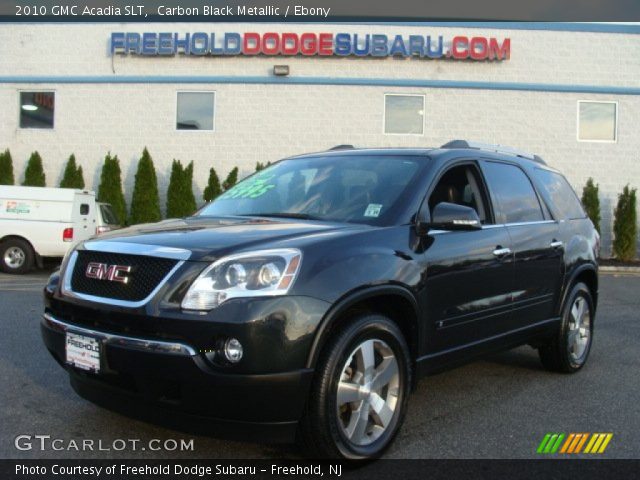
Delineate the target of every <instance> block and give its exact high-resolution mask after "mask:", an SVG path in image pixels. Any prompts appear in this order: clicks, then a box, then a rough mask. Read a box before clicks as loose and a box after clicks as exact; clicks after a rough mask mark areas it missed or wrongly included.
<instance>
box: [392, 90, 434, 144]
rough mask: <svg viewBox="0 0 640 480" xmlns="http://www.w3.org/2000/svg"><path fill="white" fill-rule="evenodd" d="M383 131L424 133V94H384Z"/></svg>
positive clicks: (412, 133)
mask: <svg viewBox="0 0 640 480" xmlns="http://www.w3.org/2000/svg"><path fill="white" fill-rule="evenodd" d="M384 133H385V134H390V135H422V134H423V133H424V95H399V94H393V93H388V94H385V96H384Z"/></svg>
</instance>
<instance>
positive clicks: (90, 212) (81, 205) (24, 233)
mask: <svg viewBox="0 0 640 480" xmlns="http://www.w3.org/2000/svg"><path fill="white" fill-rule="evenodd" d="M117 223H118V221H117V220H116V217H115V215H114V214H113V211H112V210H111V205H109V204H107V203H99V202H96V196H95V193H94V192H90V191H86V190H75V189H72V188H44V187H14V186H5V185H0V269H2V271H4V272H7V273H25V272H28V271H29V270H31V268H32V267H33V265H34V264H38V265H41V264H42V257H63V256H64V254H65V253H67V250H68V249H69V247H70V246H71V245H73V243H75V242H78V241H80V240H85V239H87V238H89V237H92V236H94V235H98V234H100V233H102V232H105V231H108V230H112V229H113V228H117V227H118V225H117Z"/></svg>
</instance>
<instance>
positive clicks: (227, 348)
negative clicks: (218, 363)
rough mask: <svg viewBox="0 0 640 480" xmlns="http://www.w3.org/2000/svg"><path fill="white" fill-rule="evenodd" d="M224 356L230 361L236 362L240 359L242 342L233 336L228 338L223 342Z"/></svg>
mask: <svg viewBox="0 0 640 480" xmlns="http://www.w3.org/2000/svg"><path fill="white" fill-rule="evenodd" d="M224 356H225V357H226V358H227V360H229V361H230V362H231V363H238V362H239V361H240V360H241V359H242V344H241V343H240V342H239V341H238V340H237V339H235V338H230V339H229V340H227V341H226V342H225V344H224Z"/></svg>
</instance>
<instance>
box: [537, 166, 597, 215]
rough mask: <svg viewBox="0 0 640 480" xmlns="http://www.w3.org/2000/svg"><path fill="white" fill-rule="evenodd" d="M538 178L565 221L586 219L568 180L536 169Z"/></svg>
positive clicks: (547, 171) (553, 173)
mask: <svg viewBox="0 0 640 480" xmlns="http://www.w3.org/2000/svg"><path fill="white" fill-rule="evenodd" d="M536 177H537V178H538V180H539V181H540V183H541V184H542V188H544V189H545V190H546V192H547V193H548V194H549V197H551V200H552V201H553V203H554V205H555V206H556V208H557V209H558V212H559V213H560V216H561V217H562V218H563V219H571V218H584V217H585V213H584V210H583V209H582V205H581V204H580V201H579V200H578V197H577V195H576V193H575V192H574V191H573V189H572V188H571V185H569V182H567V179H566V178H564V177H563V176H562V175H560V174H559V173H556V172H551V171H549V170H542V169H540V168H537V169H536Z"/></svg>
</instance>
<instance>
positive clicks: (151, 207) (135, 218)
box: [129, 147, 162, 225]
mask: <svg viewBox="0 0 640 480" xmlns="http://www.w3.org/2000/svg"><path fill="white" fill-rule="evenodd" d="M161 218H162V216H161V214H160V199H159V197H158V179H157V177H156V170H155V167H154V166H153V160H152V159H151V155H149V151H148V150H147V148H146V147H145V149H144V151H143V152H142V157H141V158H140V161H139V162H138V171H137V172H136V177H135V184H134V186H133V195H132V197H131V212H130V214H129V223H130V224H131V225H135V224H136V223H148V222H157V221H159V220H160V219H161Z"/></svg>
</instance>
